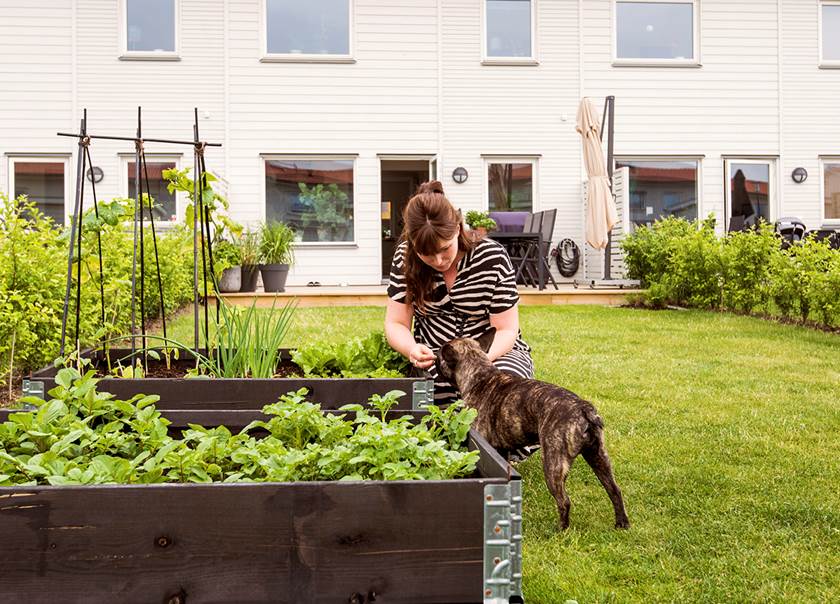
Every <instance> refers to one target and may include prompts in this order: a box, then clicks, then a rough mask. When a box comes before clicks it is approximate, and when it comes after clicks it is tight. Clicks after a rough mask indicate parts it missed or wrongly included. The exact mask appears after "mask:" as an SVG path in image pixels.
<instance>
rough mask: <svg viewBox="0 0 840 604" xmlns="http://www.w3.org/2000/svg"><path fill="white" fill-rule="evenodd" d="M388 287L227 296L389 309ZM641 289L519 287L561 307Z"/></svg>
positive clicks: (618, 299)
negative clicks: (386, 306)
mask: <svg viewBox="0 0 840 604" xmlns="http://www.w3.org/2000/svg"><path fill="white" fill-rule="evenodd" d="M385 290H386V286H384V285H348V286H344V287H339V286H326V285H324V286H318V287H306V286H294V287H287V288H286V291H285V292H283V293H278V294H273V293H265V292H263V291H262V290H258V291H256V292H254V293H238V294H223V297H224V299H225V300H226V301H228V302H230V303H231V304H236V305H238V306H250V305H251V304H252V303H253V302H254V300H256V302H257V306H258V307H270V306H271V305H272V304H273V303H274V299H275V297H277V298H278V303H280V304H282V303H283V302H284V299H285V298H291V297H294V298H297V299H298V300H299V304H300V306H385V304H386V301H387V299H388V297H387V295H386V293H385ZM640 291H641V290H638V289H616V288H609V289H607V288H604V289H590V288H588V287H580V288H575V287H574V286H573V285H571V284H561V285H560V289H557V290H556V289H554V288H553V287H550V288H549V289H545V290H543V291H538V290H536V289H535V288H533V287H521V288H519V298H520V304H523V305H529V306H530V305H553V304H557V305H561V304H600V305H604V306H620V305H621V304H624V302H625V299H626V296H627V294H632V293H638V292H640Z"/></svg>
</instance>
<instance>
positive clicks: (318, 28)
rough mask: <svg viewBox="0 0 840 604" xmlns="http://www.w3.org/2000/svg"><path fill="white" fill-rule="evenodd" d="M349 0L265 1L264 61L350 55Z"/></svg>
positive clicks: (321, 58)
mask: <svg viewBox="0 0 840 604" xmlns="http://www.w3.org/2000/svg"><path fill="white" fill-rule="evenodd" d="M351 2H352V0H308V1H307V2H301V1H300V0H265V53H266V55H267V56H266V58H267V59H268V60H272V59H276V60H331V59H333V60H334V59H349V58H350V38H351V35H350V23H351V17H350V16H351Z"/></svg>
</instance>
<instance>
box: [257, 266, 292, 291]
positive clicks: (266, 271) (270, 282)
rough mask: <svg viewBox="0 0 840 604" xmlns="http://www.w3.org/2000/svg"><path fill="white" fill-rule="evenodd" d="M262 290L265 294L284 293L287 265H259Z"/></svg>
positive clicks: (287, 272) (287, 273)
mask: <svg viewBox="0 0 840 604" xmlns="http://www.w3.org/2000/svg"><path fill="white" fill-rule="evenodd" d="M260 273H261V274H262V280H263V289H265V291H267V292H284V291H286V278H287V277H288V276H289V265H288V264H261V265H260Z"/></svg>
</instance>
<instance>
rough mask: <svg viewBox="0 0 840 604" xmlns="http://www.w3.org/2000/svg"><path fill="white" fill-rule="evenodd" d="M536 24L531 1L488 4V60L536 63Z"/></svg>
mask: <svg viewBox="0 0 840 604" xmlns="http://www.w3.org/2000/svg"><path fill="white" fill-rule="evenodd" d="M534 23H535V21H534V6H533V2H532V1H531V0H486V1H485V5H484V30H485V46H484V56H485V60H488V61H491V62H492V61H493V60H514V61H515V60H522V59H533V58H534V29H535V28H534Z"/></svg>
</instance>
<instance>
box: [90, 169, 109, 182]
mask: <svg viewBox="0 0 840 604" xmlns="http://www.w3.org/2000/svg"><path fill="white" fill-rule="evenodd" d="M87 178H88V180H89V181H90V182H100V181H101V180H102V179H103V178H105V172H103V171H102V168H100V167H99V166H93V167H92V168H88V171H87Z"/></svg>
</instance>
